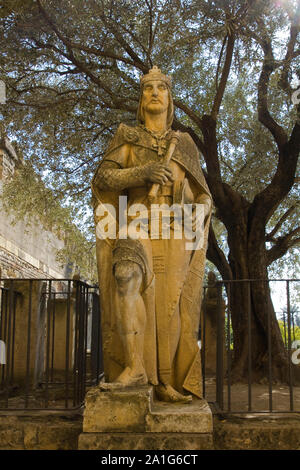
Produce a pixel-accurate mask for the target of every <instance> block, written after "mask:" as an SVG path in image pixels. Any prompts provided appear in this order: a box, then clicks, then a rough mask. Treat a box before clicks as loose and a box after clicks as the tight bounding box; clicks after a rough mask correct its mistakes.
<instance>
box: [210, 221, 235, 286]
mask: <svg viewBox="0 0 300 470" xmlns="http://www.w3.org/2000/svg"><path fill="white" fill-rule="evenodd" d="M206 256H207V259H209V261H211V262H212V263H213V264H214V265H215V266H216V268H217V269H218V271H219V273H220V274H221V276H222V278H223V279H224V280H230V279H233V276H232V271H231V269H230V265H229V263H228V261H227V259H226V257H225V255H224V253H223V251H222V250H221V248H220V247H219V245H218V242H217V239H216V236H215V233H214V230H213V227H212V225H210V228H209V237H208V248H207V253H206Z"/></svg>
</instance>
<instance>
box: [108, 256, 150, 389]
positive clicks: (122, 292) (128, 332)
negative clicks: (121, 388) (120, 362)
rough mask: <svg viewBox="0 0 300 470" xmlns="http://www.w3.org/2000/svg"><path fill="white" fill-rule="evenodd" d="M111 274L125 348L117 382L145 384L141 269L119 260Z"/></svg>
mask: <svg viewBox="0 0 300 470" xmlns="http://www.w3.org/2000/svg"><path fill="white" fill-rule="evenodd" d="M114 276H115V279H116V285H117V289H116V315H117V321H118V328H119V333H120V337H121V339H122V342H123V346H124V352H125V369H124V370H123V372H122V373H121V374H120V375H119V377H118V378H117V379H116V382H118V383H122V384H123V385H125V386H126V385H127V386H128V385H136V384H146V383H147V376H146V372H145V367H144V361H143V354H144V333H145V326H146V310H145V305H144V301H143V299H142V296H141V294H140V287H141V283H142V280H143V274H142V270H141V268H140V266H139V265H138V264H137V263H134V262H132V261H120V262H118V263H117V264H116V265H115V269H114Z"/></svg>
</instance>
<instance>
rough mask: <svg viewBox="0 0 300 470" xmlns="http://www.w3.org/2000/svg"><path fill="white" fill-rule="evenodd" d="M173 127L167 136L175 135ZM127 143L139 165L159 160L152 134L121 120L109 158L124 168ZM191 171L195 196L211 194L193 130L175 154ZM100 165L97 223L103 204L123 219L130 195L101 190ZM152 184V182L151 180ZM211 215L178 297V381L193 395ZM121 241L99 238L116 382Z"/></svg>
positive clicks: (150, 364) (110, 370)
mask: <svg viewBox="0 0 300 470" xmlns="http://www.w3.org/2000/svg"><path fill="white" fill-rule="evenodd" d="M170 138H171V132H170V133H169V135H167V136H166V140H167V141H168V140H170ZM125 143H129V144H131V145H133V146H134V149H135V152H136V154H137V156H138V159H139V164H140V165H143V164H145V163H146V162H147V161H149V160H155V161H157V151H156V149H155V148H154V145H153V139H152V137H151V136H150V135H149V134H148V133H146V132H145V131H144V130H143V129H142V128H141V127H134V128H133V127H129V126H127V125H125V124H121V125H120V126H119V128H118V130H117V132H116V134H115V136H114V137H113V139H112V141H111V143H110V145H109V147H108V149H107V151H106V153H105V156H104V159H103V161H102V162H104V161H113V162H114V163H116V164H117V165H118V167H119V168H124V167H126V166H124V162H122V161H121V159H120V158H119V156H118V149H119V148H120V147H121V146H122V145H123V144H125ZM172 160H174V161H175V162H176V163H177V164H179V165H180V166H181V167H182V168H183V169H184V170H185V173H186V177H187V178H188V180H189V181H190V182H191V184H192V187H193V193H194V196H195V200H197V198H198V197H199V196H201V195H202V194H205V195H206V196H209V197H210V198H211V196H210V192H209V190H208V187H207V184H206V182H205V179H204V176H203V173H202V170H201V168H200V160H199V154H198V150H197V147H196V146H195V144H194V142H193V140H192V139H191V137H190V136H189V134H186V133H181V134H180V139H179V142H178V145H177V147H176V150H175V152H174V154H173V156H172ZM102 162H100V164H99V166H98V169H97V170H96V173H95V176H94V178H93V181H92V192H93V206H94V214H95V224H96V225H97V223H98V221H99V218H98V217H97V215H96V208H97V206H98V204H108V203H109V204H112V205H113V206H114V207H115V208H116V217H117V222H118V198H119V196H120V195H126V194H127V191H123V192H117V191H101V190H99V187H98V185H97V179H98V171H99V168H100V167H101V164H102ZM150 186H151V185H150ZM209 223H210V216H209V217H208V218H207V220H206V223H205V227H204V244H203V247H202V248H201V249H199V250H195V251H194V252H193V253H192V255H191V258H190V262H189V266H188V270H187V273H186V277H185V279H184V282H183V285H182V288H181V291H180V292H179V295H178V296H177V297H178V306H179V310H180V322H181V327H180V339H179V344H178V348H177V352H176V356H175V360H174V364H173V366H174V367H173V386H174V387H175V388H176V389H177V390H178V391H179V392H182V391H183V390H187V391H189V392H191V393H192V394H194V395H196V396H198V397H200V398H201V397H202V373H201V358H200V351H199V348H198V343H197V340H198V329H199V321H200V309H201V294H202V281H203V276H204V267H205V258H206V249H207V238H208V230H209ZM114 243H115V240H112V239H105V240H101V239H99V238H97V243H96V252H97V263H98V275H99V288H100V302H101V315H102V318H101V325H102V337H103V355H104V372H105V377H106V381H109V382H112V381H114V380H115V379H116V377H117V376H118V375H119V374H120V372H121V371H122V370H123V368H124V364H123V358H124V352H123V347H122V343H121V340H120V337H119V334H118V329H117V325H116V319H115V316H114V291H115V280H114V276H113V274H112V250H113V247H114ZM143 245H144V249H145V251H146V253H148V254H149V256H148V259H149V265H148V268H147V273H146V276H144V278H145V279H144V285H143V291H142V297H143V300H144V303H145V307H146V312H147V325H146V331H145V344H144V362H145V368H146V372H147V376H148V379H149V382H150V383H152V384H154V385H155V384H157V383H158V374H157V337H156V315H155V275H154V272H153V264H152V255H151V253H152V251H151V241H150V240H143Z"/></svg>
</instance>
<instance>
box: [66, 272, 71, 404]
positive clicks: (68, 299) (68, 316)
mask: <svg viewBox="0 0 300 470" xmlns="http://www.w3.org/2000/svg"><path fill="white" fill-rule="evenodd" d="M67 295H68V297H67V318H66V371H65V392H66V397H65V407H66V408H68V407H69V361H70V354H69V348H70V303H71V282H70V281H68V291H67Z"/></svg>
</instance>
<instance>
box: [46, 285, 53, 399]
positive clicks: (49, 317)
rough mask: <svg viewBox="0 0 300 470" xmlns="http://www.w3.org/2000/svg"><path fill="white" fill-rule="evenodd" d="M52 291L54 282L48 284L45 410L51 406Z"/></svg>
mask: <svg viewBox="0 0 300 470" xmlns="http://www.w3.org/2000/svg"><path fill="white" fill-rule="evenodd" d="M51 290H52V281H51V280H50V281H49V283H48V303H47V342H46V376H45V377H46V385H45V408H48V405H49V362H50V332H51V312H50V308H51Z"/></svg>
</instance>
